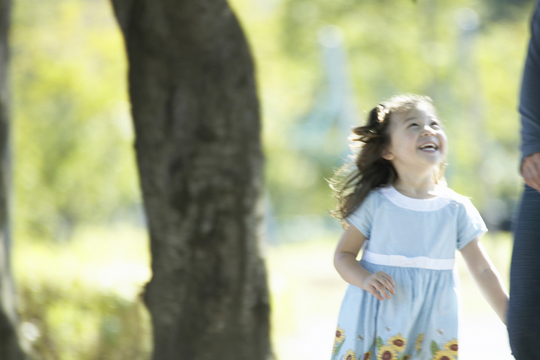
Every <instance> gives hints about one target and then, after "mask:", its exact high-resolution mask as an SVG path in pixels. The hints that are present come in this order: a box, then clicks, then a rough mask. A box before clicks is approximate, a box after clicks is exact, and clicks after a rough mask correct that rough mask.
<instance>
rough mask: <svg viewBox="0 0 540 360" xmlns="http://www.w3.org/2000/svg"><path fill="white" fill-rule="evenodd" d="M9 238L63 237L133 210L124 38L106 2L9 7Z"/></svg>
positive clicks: (135, 196)
mask: <svg viewBox="0 0 540 360" xmlns="http://www.w3.org/2000/svg"><path fill="white" fill-rule="evenodd" d="M11 46H12V59H11V64H12V66H11V68H12V69H11V70H12V74H13V76H12V87H13V103H14V104H13V133H14V143H13V147H14V151H13V154H14V161H13V164H14V165H13V168H14V187H15V229H16V235H20V236H27V235H28V236H31V237H33V238H45V239H50V238H56V239H64V238H69V237H70V234H71V232H72V231H73V227H74V226H75V224H77V223H100V222H101V223H102V222H104V221H108V220H110V219H112V218H113V217H115V216H116V217H118V216H119V214H121V213H125V212H126V211H129V209H130V208H132V207H134V206H136V204H138V203H139V202H140V201H139V190H138V183H137V178H136V170H135V161H134V160H135V159H134V155H133V151H132V150H131V149H130V146H131V143H132V141H133V134H132V128H131V121H130V117H129V112H128V111H129V106H128V102H127V93H126V89H127V85H126V64H125V55H124V54H123V52H124V48H123V43H122V39H121V35H120V33H119V31H118V28H117V25H116V23H115V21H114V18H113V17H112V11H111V9H110V8H109V6H108V4H107V3H106V2H104V1H69V0H62V1H50V0H47V1H39V2H36V1H31V0H22V1H18V2H16V3H15V7H14V11H13V25H12V36H11Z"/></svg>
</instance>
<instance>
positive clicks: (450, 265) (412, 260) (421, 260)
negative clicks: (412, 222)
mask: <svg viewBox="0 0 540 360" xmlns="http://www.w3.org/2000/svg"><path fill="white" fill-rule="evenodd" d="M362 260H365V261H367V262H370V263H372V264H377V265H387V266H399V267H412V268H421V269H430V270H452V269H454V263H455V259H432V258H428V257H425V256H417V257H406V256H402V255H383V254H376V253H372V252H371V251H369V250H366V249H364V252H363V254H362Z"/></svg>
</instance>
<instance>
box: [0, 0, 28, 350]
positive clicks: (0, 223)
mask: <svg viewBox="0 0 540 360" xmlns="http://www.w3.org/2000/svg"><path fill="white" fill-rule="evenodd" d="M10 12H11V1H10V0H0V358H1V359H6V360H23V359H25V356H24V353H23V351H22V348H23V346H22V342H21V336H20V332H19V320H18V316H17V312H16V301H15V291H14V287H13V280H12V277H11V264H10V257H9V249H10V247H11V244H10V241H11V226H10V219H11V216H10V200H11V181H10V180H11V164H10V158H9V155H10V154H9V145H10V129H11V126H10V91H9V71H8V69H9V40H8V33H9V26H10V19H11V16H10Z"/></svg>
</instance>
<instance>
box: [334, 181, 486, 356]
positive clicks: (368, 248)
mask: <svg viewBox="0 0 540 360" xmlns="http://www.w3.org/2000/svg"><path fill="white" fill-rule="evenodd" d="M437 194H438V195H437V196H436V197H434V198H431V199H413V198H409V197H407V196H404V195H402V194H401V193H399V192H398V191H397V190H396V189H395V188H394V187H392V186H388V187H384V188H380V189H376V190H373V191H371V192H370V193H369V195H368V196H367V197H366V199H365V200H364V202H363V203H362V205H361V206H360V207H359V208H358V209H357V210H356V211H355V212H354V213H352V214H351V215H350V216H348V217H347V218H346V221H347V223H348V224H352V225H353V226H355V227H356V228H357V229H358V230H359V231H360V232H361V233H362V234H363V235H364V236H365V237H366V238H367V239H368V240H369V241H366V243H365V247H364V251H363V253H362V260H360V263H361V264H362V266H363V267H364V268H366V269H367V270H368V271H370V272H373V273H375V272H377V271H384V272H386V273H388V274H389V275H390V276H392V278H393V279H394V282H395V291H396V293H395V295H392V296H391V298H390V299H389V300H388V299H386V298H385V300H383V301H380V300H378V299H377V298H375V297H374V296H373V295H372V294H370V293H368V292H367V291H365V290H362V289H360V288H359V287H356V286H353V285H349V286H348V288H347V291H346V293H345V297H344V299H343V302H342V305H341V310H340V313H339V317H338V326H337V330H336V339H335V343H334V348H333V352H332V360H364V359H372V360H375V359H384V360H398V359H402V360H407V359H421V360H424V359H425V360H428V359H429V360H431V359H436V360H454V359H457V357H458V348H459V345H458V317H459V316H458V315H459V313H460V297H461V296H460V291H459V277H458V274H457V270H456V267H455V260H454V258H455V254H456V249H458V250H461V249H462V248H463V247H464V246H465V245H467V244H468V243H469V242H470V241H471V240H473V239H475V238H477V237H480V236H482V235H484V234H485V233H486V232H487V228H486V226H485V224H484V221H483V220H482V218H481V217H480V214H479V213H478V211H477V210H476V208H475V207H474V206H473V205H472V203H471V201H470V200H469V199H468V198H466V197H464V196H461V195H459V194H457V193H455V192H454V191H453V190H451V189H449V188H447V187H439V188H438V190H437Z"/></svg>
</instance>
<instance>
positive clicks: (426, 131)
mask: <svg viewBox="0 0 540 360" xmlns="http://www.w3.org/2000/svg"><path fill="white" fill-rule="evenodd" d="M432 135H435V131H433V129H432V128H431V126H429V125H426V126H424V128H423V129H422V136H432Z"/></svg>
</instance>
